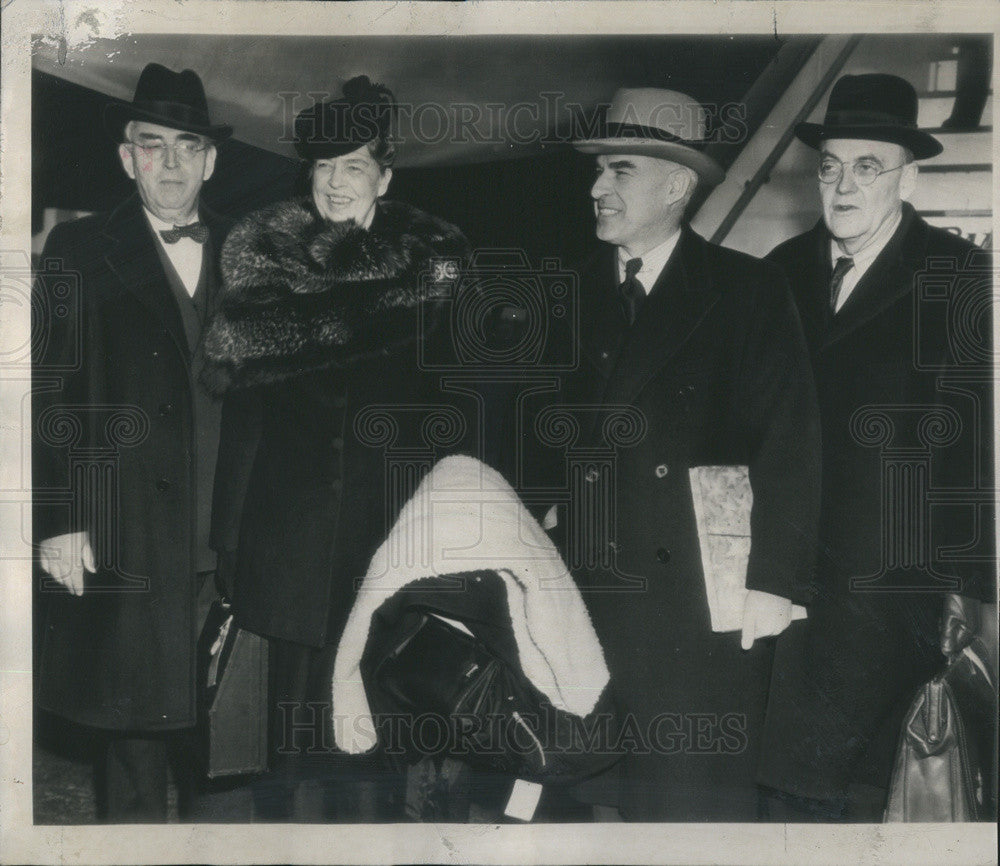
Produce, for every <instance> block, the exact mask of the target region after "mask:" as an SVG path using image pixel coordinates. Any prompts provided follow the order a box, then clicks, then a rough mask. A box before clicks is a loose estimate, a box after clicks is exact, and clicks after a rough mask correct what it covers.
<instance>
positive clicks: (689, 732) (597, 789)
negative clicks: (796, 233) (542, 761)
mask: <svg viewBox="0 0 1000 866" xmlns="http://www.w3.org/2000/svg"><path fill="white" fill-rule="evenodd" d="M705 128H706V112H705V111H704V109H703V108H702V107H701V106H700V105H699V104H698V103H696V102H695V101H694V100H693V99H691V97H689V96H685V95H684V94H682V93H677V92H674V91H671V90H661V89H652V88H649V89H632V90H630V89H623V90H619V91H618V92H617V93H616V94H615V96H614V99H613V100H612V102H611V104H610V106H609V108H608V110H607V114H606V118H605V121H604V122H603V123H602V124H601V128H600V129H599V131H597V133H596V134H595V135H593V136H591V137H588V138H586V139H581V140H578V141H575V142H574V146H575V148H576V149H577V150H579V151H582V152H583V153H588V154H593V155H594V156H595V158H596V166H597V178H596V180H595V182H594V185H593V187H592V189H591V193H590V194H591V197H592V199H593V204H594V213H595V216H596V220H597V227H596V228H597V237H598V238H599V239H600V240H602V241H604V242H605V243H604V244H603V245H602V246H601V248H600V249H599V250H598V251H597V253H596V254H595V255H594V256H593V257H592V258H591V259H590V260H589V261H588V262H587V263H586V264H585V265H584V266H583V268H582V269H581V272H580V308H581V324H580V332H579V341H580V348H581V353H580V355H581V361H580V366H579V369H578V370H577V371H576V372H575V373H574V374H573V375H572V376H571V377H570V378H569V380H568V381H567V383H566V387H565V394H564V399H565V402H566V404H567V405H568V406H572V405H576V406H579V407H584V408H586V409H587V411H589V410H590V409H591V408H593V407H603V408H604V409H606V410H608V411H611V412H614V411H618V410H621V409H623V410H624V411H625V412H626V414H627V415H629V416H630V417H634V418H637V419H639V420H638V421H637V423H636V428H637V429H638V430H640V431H643V432H642V435H641V436H638V437H637V438H639V441H638V443H637V444H634V445H633V446H632V447H622V448H620V450H619V451H618V453H617V456H616V465H615V470H614V473H612V474H609V475H607V476H601V475H600V474H599V473H595V474H594V476H593V478H589V477H588V481H590V482H591V484H590V488H591V490H590V493H592V495H593V500H592V501H594V502H604V503H608V505H607V508H608V513H610V514H612V515H614V517H613V520H612V523H611V526H610V538H609V539H607V540H605V541H601V539H600V535H601V534H600V533H599V532H598V533H596V534H591V535H590V536H589V537H586V536H587V535H588V530H586V529H581V528H580V527H573V526H569V527H568V529H567V531H568V532H569V533H571V534H572V533H581V532H582V533H583V534H584V536H585V537H583V538H580V537H576V538H573V539H571V541H570V546H574V545H575V546H576V547H577V548H579V547H580V546H581V545H584V546H588V545H589V546H590V547H593V546H595V545H603V546H606V547H607V548H608V550H589V551H588V555H587V556H585V557H582V559H583V560H584V563H583V564H581V563H575V564H573V565H572V566H571V567H574V575H575V577H576V578H577V580H578V582H579V584H580V586H581V589H582V590H583V592H584V597H585V598H586V601H587V604H588V607H589V609H590V611H591V615H592V617H593V620H594V625H595V627H596V629H597V633H598V636H599V638H600V639H601V642H602V645H603V647H604V651H605V654H606V657H607V662H608V667H609V670H610V672H611V679H612V684H613V688H614V690H615V694H616V698H617V701H618V704H619V711H620V714H621V718H620V720H621V724H622V728H621V731H622V734H621V736H620V737H619V738H618V743H617V747H618V750H619V751H620V752H621V753H622V760H621V762H620V763H619V765H618V766H617V767H616V768H615V770H614V771H613V773H612V775H611V776H610V777H607V776H606V777H605V778H604V779H601V780H597V781H595V782H592V783H591V784H589V785H584V786H581V788H580V790H579V791H578V792H577V793H578V796H579V797H581V798H584V799H588V800H589V801H590V802H593V803H595V804H596V805H597V806H599V807H602V808H600V809H598V810H596V811H597V814H598V815H599V816H608V817H617V816H616V815H615V811H614V810H617V813H618V815H620V816H621V817H622V818H624V819H626V820H630V821H750V820H755V819H756V818H757V794H756V790H755V785H754V780H753V769H754V766H755V756H756V754H757V750H758V738H759V728H760V724H761V721H762V718H763V710H764V700H765V695H766V690H767V681H768V676H769V673H770V661H771V654H772V647H771V644H772V643H773V642H772V641H769V640H767V639H768V638H770V637H773V636H774V635H776V634H778V633H779V632H781V631H782V630H783V629H784V628H785V627H786V626H787V625H788V623H789V621H790V619H791V616H792V607H793V601H795V602H798V601H802V600H803V598H802V595H801V586H800V585H799V579H800V577H801V575H802V573H803V570H804V567H805V566H806V564H807V557H808V554H809V551H810V550H811V548H812V544H813V542H814V533H815V526H814V524H815V516H816V511H817V507H818V500H819V489H818V484H819V458H818V454H819V438H818V430H819V425H818V418H817V412H816V404H815V396H814V390H813V384H812V376H811V373H810V370H809V361H808V356H807V354H806V349H805V342H804V340H803V338H802V334H801V330H800V327H799V323H798V319H797V316H796V313H795V308H794V305H793V303H792V299H791V296H790V295H789V292H788V287H787V283H786V281H785V280H784V278H783V277H782V276H781V274H780V272H779V271H778V270H777V269H776V268H774V267H772V266H769V265H766V264H764V263H763V262H761V261H758V260H757V259H753V258H751V257H749V256H746V255H743V254H741V253H737V252H732V251H730V250H726V249H723V248H721V247H718V246H715V245H713V244H710V243H708V242H707V241H705V240H704V239H702V238H701V237H699V236H698V235H696V234H695V233H694V232H693V231H692V230H691V229H690V228H689V227H688V226H687V225H686V222H685V209H686V208H687V205H688V203H689V202H690V200H691V196H692V194H693V193H694V191H695V188H696V187H697V186H698V185H699V184H706V185H714V184H717V183H718V182H719V181H721V180H722V179H723V177H724V172H723V171H722V169H721V168H720V167H719V166H718V165H717V164H716V162H715V161H714V160H712V159H711V158H710V157H709V156H707V155H706V154H705V153H704V150H703V147H704V144H705V138H706V132H705ZM608 433H609V430H608V427H607V425H602V424H600V423H599V424H597V425H595V426H594V427H593V428H592V429H591V430H590V432H588V433H585V434H584V440H583V441H581V443H580V447H582V448H592V449H595V452H594V453H599V452H600V449H602V448H603V449H606V448H607V447H608V445H609V443H608V442H606V441H604V438H603V437H604V436H605V435H607V434H608ZM706 466H732V467H749V479H750V482H751V484H752V491H753V506H752V517H751V524H752V548H751V551H750V559H749V566H748V573H747V575H746V586H747V588H748V589H749V593H748V594H747V595H746V597H745V599H743V598H742V596H741V597H740V601H739V604H740V609H739V611H738V614H737V618H738V622H737V623H736V624H735V625H731V629H733V630H730V631H713V628H712V622H711V620H710V612H709V605H708V600H707V590H706V583H705V579H704V575H703V568H702V554H701V547H700V542H699V535H698V528H697V524H696V515H695V508H694V505H693V500H692V493H691V481H690V472H689V470H691V469H693V468H695V467H706ZM602 485H605V486H607V487H608V488H609V489H606V490H600V489H597V488H600V487H601V486H602ZM718 492H719V494H720V496H721V498H722V500H724V501H725V500H726V499H727V493H728V491H727V490H725V489H723V490H721V491H718ZM588 495H589V494H588ZM732 507H733V508H735V507H736V505H735V504H733V506H732ZM608 551H610V556H609V554H608ZM609 559H610V562H609V564H606V565H605V564H598V565H594V564H593V563H605V562H606V561H608V560H609ZM615 774H617V775H615Z"/></svg>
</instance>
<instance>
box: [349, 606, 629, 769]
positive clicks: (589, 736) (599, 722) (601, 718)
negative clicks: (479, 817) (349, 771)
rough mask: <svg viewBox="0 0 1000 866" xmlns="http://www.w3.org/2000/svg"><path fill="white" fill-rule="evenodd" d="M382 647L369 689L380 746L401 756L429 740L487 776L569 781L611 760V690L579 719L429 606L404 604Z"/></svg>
mask: <svg viewBox="0 0 1000 866" xmlns="http://www.w3.org/2000/svg"><path fill="white" fill-rule="evenodd" d="M387 646H388V647H389V650H388V652H386V653H385V654H384V656H383V657H382V658H381V660H380V661H379V662H378V663H377V664H376V665H375V667H374V673H373V675H372V676H371V678H370V680H371V682H370V688H369V696H370V698H374V701H373V709H374V710H375V712H376V721H377V723H378V724H379V726H380V729H381V731H382V735H381V740H382V743H383V746H384V747H385V748H386V751H387V753H388V754H390V755H395V756H396V757H397V758H401V759H402V760H403V762H404V763H416V762H417V761H419V760H421V759H422V758H424V757H426V756H427V754H428V747H431V749H432V751H434V752H436V753H438V754H440V753H446V754H448V755H449V756H452V757H459V758H461V759H462V760H464V761H466V762H468V763H469V764H470V765H472V766H476V767H479V768H482V769H485V770H489V771H491V772H494V773H502V774H507V775H511V776H515V777H517V778H522V779H527V780H531V781H538V782H545V783H547V784H572V783H574V782H577V781H579V780H580V779H582V778H585V777H587V776H589V775H592V774H594V773H597V772H599V771H601V770H603V769H605V768H606V767H608V766H610V765H611V764H613V763H614V762H615V760H617V756H616V755H614V754H613V753H612V750H611V749H610V748H609V743H610V741H611V739H612V738H613V736H614V735H615V732H616V731H615V724H614V718H615V715H614V712H613V709H612V704H611V697H610V694H609V692H608V690H605V694H604V695H603V696H602V698H601V700H600V701H599V702H598V705H597V707H596V708H595V710H594V711H593V712H592V713H591V714H590V716H588V717H587V718H586V719H580V718H578V717H575V716H572V715H571V714H569V713H566V712H564V711H562V710H558V709H556V708H555V707H554V706H553V705H552V704H551V702H550V701H548V700H547V699H546V697H545V696H544V695H543V694H542V693H541V692H540V691H538V689H536V688H535V687H534V686H533V685H532V684H531V682H530V681H529V680H528V679H527V677H526V676H525V675H524V674H523V673H522V672H521V671H520V669H519V668H517V667H516V666H515V665H513V664H510V663H508V662H507V661H505V660H504V659H503V658H501V657H500V656H499V655H498V654H497V653H495V652H493V651H491V649H490V648H489V647H488V646H487V644H486V643H485V642H484V641H482V640H480V639H479V638H477V637H475V636H474V635H472V634H469V633H467V632H466V631H463V630H462V628H459V627H456V626H455V625H453V624H452V623H451V622H449V621H448V620H447V619H444V618H441V617H439V616H438V615H436V614H434V613H433V612H430V611H427V610H419V609H416V610H415V609H410V610H409V611H408V612H407V614H406V615H405V616H404V617H402V618H401V619H400V620H399V621H398V623H397V624H396V625H395V626H394V631H393V634H392V635H391V636H390V639H389V640H388V643H387Z"/></svg>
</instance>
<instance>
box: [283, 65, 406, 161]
mask: <svg viewBox="0 0 1000 866" xmlns="http://www.w3.org/2000/svg"><path fill="white" fill-rule="evenodd" d="M394 109H395V100H394V98H393V95H392V91H390V90H389V88H387V87H383V86H382V85H381V84H372V82H371V81H370V80H369V79H368V76H367V75H359V76H358V77H356V78H352V79H351V80H350V81H348V82H347V83H346V84H345V85H344V95H343V96H342V97H341V98H340V99H332V100H329V101H327V102H317V103H316V104H315V105H313V106H311V107H310V108H307V109H305V110H304V111H301V112H299V114H298V116H297V117H296V118H295V150H296V152H297V153H298V154H299V156H301V157H302V158H303V159H330V158H332V157H336V156H342V155H343V154H345V153H351V151H354V150H357V149H358V148H359V147H361V146H362V145H365V144H368V143H369V142H372V141H375V140H376V139H378V138H385V137H387V136H388V134H389V124H390V122H391V120H392V112H393V110H394Z"/></svg>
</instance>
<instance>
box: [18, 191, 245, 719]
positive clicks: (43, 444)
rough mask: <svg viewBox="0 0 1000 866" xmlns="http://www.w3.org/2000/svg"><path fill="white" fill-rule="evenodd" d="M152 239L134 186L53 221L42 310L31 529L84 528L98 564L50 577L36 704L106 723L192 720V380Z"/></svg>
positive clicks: (41, 285) (218, 239)
mask: <svg viewBox="0 0 1000 866" xmlns="http://www.w3.org/2000/svg"><path fill="white" fill-rule="evenodd" d="M201 218H202V221H203V222H204V223H205V224H206V225H207V226H208V228H209V233H210V234H209V240H208V242H207V248H206V255H207V261H208V262H209V267H210V269H211V276H210V280H211V281H212V282H215V281H217V278H218V275H217V273H215V270H216V268H217V259H218V251H219V250H220V249H221V247H222V243H223V240H224V238H225V234H226V231H227V230H228V227H229V222H228V221H227V220H224V219H223V218H221V217H219V216H216V215H214V214H212V213H210V212H208V211H207V210H206V209H204V208H202V210H201ZM155 244H156V240H155V238H154V237H153V234H152V230H151V228H150V226H149V223H148V221H147V219H146V217H145V216H144V214H143V210H142V206H141V203H140V200H139V198H138V196H134V197H132V198H130V199H129V200H127V201H126V202H124V203H123V204H122V205H120V206H119V207H118V208H117V209H116V210H114V211H113V212H112V213H111V214H110V215H108V214H104V215H96V216H90V217H86V218H84V219H80V220H76V221H73V222H69V223H63V224H60V225H58V226H56V227H55V228H54V229H53V230H52V232H51V234H50V235H49V238H48V240H47V242H46V245H45V249H44V251H43V252H42V264H41V268H40V270H39V274H38V279H37V280H36V287H35V301H36V303H35V305H34V306H33V322H32V325H33V332H37V334H38V339H37V340H36V341H35V342H34V354H33V360H34V395H33V417H34V430H33V438H32V443H33V490H34V498H35V507H34V526H33V537H34V538H35V539H36V540H37V541H41V540H44V539H46V538H51V537H54V536H57V535H61V534H63V533H67V532H74V531H80V530H86V531H87V532H88V533H89V534H90V537H91V542H92V544H93V546H94V548H95V550H94V553H95V556H96V558H97V562H98V566H99V568H98V571H97V573H96V574H93V575H91V574H86V575H85V582H84V594H83V596H81V597H75V596H71V595H70V594H69V593H68V592H66V591H65V590H64V589H62V588H59V587H57V586H56V585H55V584H54V582H52V581H49V580H45V581H43V584H42V592H41V593H40V598H41V601H42V603H41V605H40V610H44V613H45V627H44V633H43V636H42V649H41V658H40V661H39V666H40V678H39V690H38V703H39V705H40V706H41V707H43V708H45V709H48V710H51V711H53V712H56V713H59V714H60V715H63V716H65V717H66V718H69V719H71V720H73V721H75V722H80V723H84V724H89V725H94V726H97V727H101V728H110V729H130V730H158V729H172V728H180V727H188V726H190V725H193V724H194V722H195V644H196V640H197V634H196V630H197V622H196V617H197V596H198V591H199V585H198V580H197V572H196V567H197V564H196V553H197V551H196V519H197V514H196V509H195V504H196V503H195V493H196V478H195V470H196V447H197V442H196V431H195V429H194V415H193V412H194V409H193V399H194V397H193V383H194V382H195V381H196V380H195V379H194V378H193V375H194V374H193V371H192V363H193V355H192V352H191V349H190V347H189V343H188V340H187V338H186V335H185V331H184V326H183V322H182V319H181V312H180V308H179V306H178V304H177V301H176V300H175V297H174V295H173V293H172V291H171V289H170V287H169V284H168V282H167V277H166V274H165V272H164V269H163V266H162V265H161V260H160V258H159V255H158V253H157V250H156V247H155ZM210 299H211V295H210Z"/></svg>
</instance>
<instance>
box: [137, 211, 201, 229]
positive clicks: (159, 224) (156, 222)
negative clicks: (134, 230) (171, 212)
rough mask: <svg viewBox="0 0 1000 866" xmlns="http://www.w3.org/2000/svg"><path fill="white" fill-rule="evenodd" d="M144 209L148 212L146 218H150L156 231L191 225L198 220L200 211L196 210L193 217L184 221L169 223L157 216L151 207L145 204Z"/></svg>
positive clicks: (150, 222)
mask: <svg viewBox="0 0 1000 866" xmlns="http://www.w3.org/2000/svg"><path fill="white" fill-rule="evenodd" d="M142 209H143V211H145V213H146V219H148V220H149V224H150V225H151V226H152V227H153V228H154V229H155V230H156V231H158V232H161V231H167V230H168V229H172V228H173V227H174V226H175V225H185V226H186V225H190V224H191V223H196V222H198V211H195V212H194V213H193V214H191V217H190V218H189V219H188V220H187V221H186V222H183V223H168V222H164V221H163V220H161V219H160V218H159V217H158V216H156V214H154V213H153V212H152V211H151V210H149V208H147V207H146V206H145V205H143V206H142Z"/></svg>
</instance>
